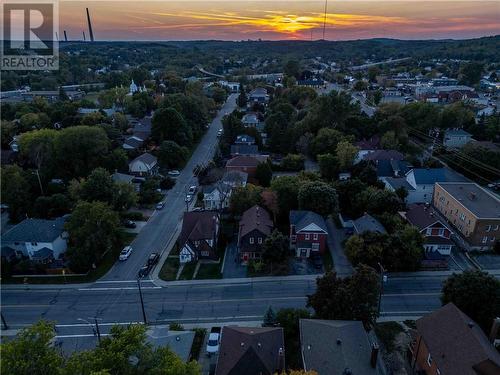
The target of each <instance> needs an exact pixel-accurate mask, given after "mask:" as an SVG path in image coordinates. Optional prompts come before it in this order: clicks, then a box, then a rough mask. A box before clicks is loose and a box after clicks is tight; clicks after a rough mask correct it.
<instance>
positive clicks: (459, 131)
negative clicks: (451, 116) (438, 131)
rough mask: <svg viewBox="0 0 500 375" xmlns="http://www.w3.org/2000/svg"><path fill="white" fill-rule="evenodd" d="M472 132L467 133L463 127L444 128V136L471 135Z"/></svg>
mask: <svg viewBox="0 0 500 375" xmlns="http://www.w3.org/2000/svg"><path fill="white" fill-rule="evenodd" d="M471 136H472V134H470V133H467V132H466V131H465V130H463V129H446V131H445V132H444V137H445V138H446V137H471Z"/></svg>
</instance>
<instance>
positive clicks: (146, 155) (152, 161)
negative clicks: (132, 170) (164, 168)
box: [130, 152, 158, 168]
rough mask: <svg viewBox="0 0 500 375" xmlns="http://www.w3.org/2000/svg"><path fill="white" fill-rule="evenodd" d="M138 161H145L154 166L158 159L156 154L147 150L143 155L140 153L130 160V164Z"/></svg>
mask: <svg viewBox="0 0 500 375" xmlns="http://www.w3.org/2000/svg"><path fill="white" fill-rule="evenodd" d="M137 161H140V162H143V163H144V164H146V165H148V166H149V167H150V168H152V167H154V166H155V165H156V163H157V161H158V159H157V158H156V156H153V155H151V154H150V153H148V152H145V153H144V154H142V155H139V156H138V157H136V158H135V159H134V160H132V161H131V162H130V164H132V163H135V162H137Z"/></svg>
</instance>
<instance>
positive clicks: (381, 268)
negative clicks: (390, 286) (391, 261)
mask: <svg viewBox="0 0 500 375" xmlns="http://www.w3.org/2000/svg"><path fill="white" fill-rule="evenodd" d="M378 266H379V268H380V288H379V293H378V307H377V316H380V309H381V307H382V293H383V291H384V282H385V281H386V280H387V277H386V276H385V275H384V272H385V269H384V266H382V264H380V263H378Z"/></svg>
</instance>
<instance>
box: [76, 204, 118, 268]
mask: <svg viewBox="0 0 500 375" xmlns="http://www.w3.org/2000/svg"><path fill="white" fill-rule="evenodd" d="M119 225H120V220H119V217H118V214H117V213H116V212H114V211H112V210H111V208H110V207H109V206H108V205H107V204H105V203H103V202H90V203H89V202H80V203H78V204H77V206H76V207H75V209H74V210H73V213H72V214H71V216H70V218H69V220H68V222H67V223H66V230H67V231H68V233H69V248H68V251H67V256H68V259H69V261H70V268H71V269H72V270H73V271H76V272H86V271H88V270H89V269H90V268H91V267H92V265H93V264H94V265H96V264H97V263H99V262H100V261H101V259H102V257H103V255H104V254H105V253H106V252H107V251H111V250H112V249H113V247H114V246H117V244H118V242H119Z"/></svg>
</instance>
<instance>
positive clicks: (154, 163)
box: [128, 152, 158, 176]
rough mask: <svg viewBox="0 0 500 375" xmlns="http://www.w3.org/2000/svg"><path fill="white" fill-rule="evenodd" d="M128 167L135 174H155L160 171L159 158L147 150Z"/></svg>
mask: <svg viewBox="0 0 500 375" xmlns="http://www.w3.org/2000/svg"><path fill="white" fill-rule="evenodd" d="M128 169H129V172H130V173H131V174H133V175H134V176H154V175H155V174H156V173H157V172H158V159H157V158H156V157H155V156H153V155H151V154H148V153H147V152H146V153H144V154H142V155H140V156H138V157H136V158H135V159H134V160H132V161H131V162H130V163H129V164H128Z"/></svg>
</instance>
